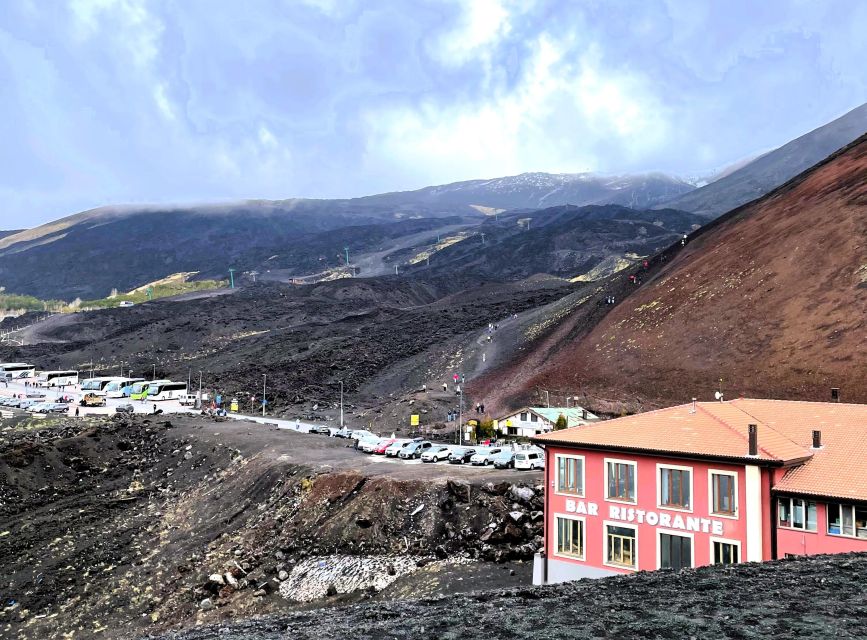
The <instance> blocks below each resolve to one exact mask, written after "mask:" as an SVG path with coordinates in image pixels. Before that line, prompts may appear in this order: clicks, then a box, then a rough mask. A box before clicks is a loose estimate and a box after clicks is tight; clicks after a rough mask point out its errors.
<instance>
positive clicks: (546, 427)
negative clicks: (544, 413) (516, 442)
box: [497, 412, 554, 438]
mask: <svg viewBox="0 0 867 640" xmlns="http://www.w3.org/2000/svg"><path fill="white" fill-rule="evenodd" d="M530 415H533V414H530V413H529V412H527V419H526V420H521V414H520V412H519V413H516V414H515V415H513V416H508V417H507V418H503V419H502V420H499V421H497V425H498V426H499V428H500V429H501V430H502V432H503V433H505V434H508V433H509V428H508V427H507V426H506V422H511V424H512V428H516V429H517V431H518V432H517V433H516V434H514V435H518V436H525V437H528V438H529V437H532V436H535V435H538V433H547V432H548V431H551V429H553V428H554V425H553V424H552V423H551V422H549V421H547V420H545V419H544V418H542V417H541V416H536V418H537V422H533V421H531V420H530ZM537 432H538V433H537Z"/></svg>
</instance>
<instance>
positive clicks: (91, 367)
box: [90, 360, 93, 378]
mask: <svg viewBox="0 0 867 640" xmlns="http://www.w3.org/2000/svg"><path fill="white" fill-rule="evenodd" d="M90 377H91V378H92V377H93V360H91V361H90Z"/></svg>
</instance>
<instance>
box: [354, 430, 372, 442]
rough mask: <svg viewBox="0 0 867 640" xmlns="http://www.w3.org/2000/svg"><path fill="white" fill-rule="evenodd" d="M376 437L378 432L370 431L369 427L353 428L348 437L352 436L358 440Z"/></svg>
mask: <svg viewBox="0 0 867 640" xmlns="http://www.w3.org/2000/svg"><path fill="white" fill-rule="evenodd" d="M371 437H376V434H375V433H373V432H372V431H368V430H367V429H352V430H351V431H350V432H349V435H348V436H347V438H351V439H352V440H355V441H358V440H363V439H364V438H371Z"/></svg>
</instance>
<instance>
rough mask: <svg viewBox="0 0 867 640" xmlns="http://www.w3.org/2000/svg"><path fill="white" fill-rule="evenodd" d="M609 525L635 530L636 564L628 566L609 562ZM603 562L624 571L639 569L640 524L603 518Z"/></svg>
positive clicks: (607, 565)
mask: <svg viewBox="0 0 867 640" xmlns="http://www.w3.org/2000/svg"><path fill="white" fill-rule="evenodd" d="M608 527H621V528H622V529H632V530H633V531H634V532H635V554H634V555H635V566H633V567H627V566H625V565H622V564H615V563H613V562H608ZM602 564H603V565H605V566H606V567H612V568H614V569H622V570H623V571H639V567H640V566H641V565H640V564H639V557H638V526H637V525H634V524H629V523H628V522H619V521H617V520H603V521H602Z"/></svg>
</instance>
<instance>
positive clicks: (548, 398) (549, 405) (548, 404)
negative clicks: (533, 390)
mask: <svg viewBox="0 0 867 640" xmlns="http://www.w3.org/2000/svg"><path fill="white" fill-rule="evenodd" d="M542 391H545V389H542ZM545 406H546V407H548V408H549V409H550V408H551V396H549V395H548V392H547V391H545Z"/></svg>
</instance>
